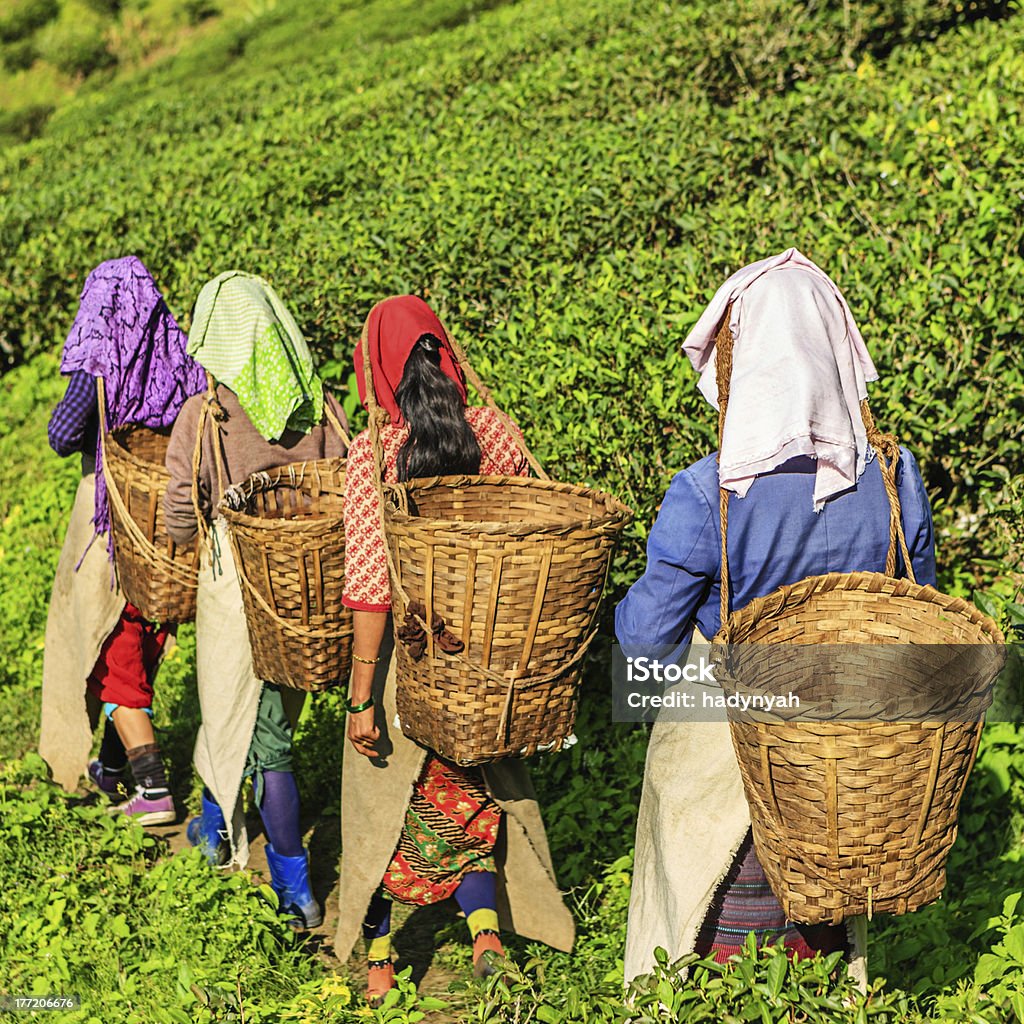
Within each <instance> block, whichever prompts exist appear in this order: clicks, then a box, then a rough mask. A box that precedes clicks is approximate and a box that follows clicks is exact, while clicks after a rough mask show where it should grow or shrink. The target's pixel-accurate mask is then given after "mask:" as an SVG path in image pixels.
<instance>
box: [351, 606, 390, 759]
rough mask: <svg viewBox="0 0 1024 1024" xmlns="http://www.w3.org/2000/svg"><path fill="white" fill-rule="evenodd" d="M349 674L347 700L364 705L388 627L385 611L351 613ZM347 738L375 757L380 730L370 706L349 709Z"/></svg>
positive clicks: (367, 755)
mask: <svg viewBox="0 0 1024 1024" xmlns="http://www.w3.org/2000/svg"><path fill="white" fill-rule="evenodd" d="M352 621H353V637H352V653H353V655H354V657H353V659H352V677H351V681H350V683H349V691H348V699H349V702H350V703H351V704H354V705H356V706H358V705H360V704H365V703H366V701H368V700H369V699H370V696H371V694H372V691H373V674H374V670H375V668H376V664H375V663H376V660H377V656H378V655H379V654H380V645H381V641H382V640H383V639H384V630H385V628H386V626H387V621H388V613H387V612H361V611H353V612H352ZM348 738H349V740H350V741H351V742H352V746H353V747H355V748H356V750H358V751H359V753H360V754H365V755H366V757H376V756H377V751H376V750H374V749H373V744H374V743H375V742H376V741H377V740H378V739H379V738H380V730H379V729H378V728H377V727H376V726H375V725H374V724H373V708H372V707H368V708H367V709H366V710H365V711H356V712H350V713H349V716H348Z"/></svg>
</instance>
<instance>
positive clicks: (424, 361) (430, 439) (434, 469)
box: [395, 334, 480, 480]
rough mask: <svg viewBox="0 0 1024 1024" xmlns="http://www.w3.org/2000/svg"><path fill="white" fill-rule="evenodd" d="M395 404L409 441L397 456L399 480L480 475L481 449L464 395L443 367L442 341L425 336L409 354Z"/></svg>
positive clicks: (428, 335) (432, 336) (429, 335)
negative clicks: (468, 421)
mask: <svg viewBox="0 0 1024 1024" xmlns="http://www.w3.org/2000/svg"><path fill="white" fill-rule="evenodd" d="M395 400H396V401H397V402H398V408H399V410H400V411H401V413H402V416H403V418H404V419H405V422H406V423H407V424H408V426H409V437H408V439H407V440H406V442H405V444H403V445H402V447H401V448H400V449H399V452H398V462H397V466H396V468H397V470H398V479H399V480H411V479H413V477H418V476H447V475H449V474H451V475H454V474H458V473H468V474H476V473H479V472H480V445H479V443H478V442H477V439H476V435H475V434H474V433H473V430H472V428H471V427H470V425H469V424H468V423H467V422H466V417H465V415H464V406H463V402H462V395H461V394H460V393H459V389H458V388H457V387H456V386H455V382H454V381H453V380H452V379H451V378H450V377H448V376H447V374H445V372H444V371H443V370H442V369H441V339H440V338H437V337H435V336H434V335H433V334H424V335H423V336H422V337H421V338H420V339H419V341H417V342H416V346H415V347H414V348H413V350H412V352H411V353H410V354H409V358H408V359H407V360H406V363H405V370H404V371H403V373H402V382H401V384H399V385H398V390H397V391H396V392H395Z"/></svg>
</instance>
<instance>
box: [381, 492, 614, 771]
mask: <svg viewBox="0 0 1024 1024" xmlns="http://www.w3.org/2000/svg"><path fill="white" fill-rule="evenodd" d="M386 495H387V500H386V502H385V521H386V536H387V544H388V549H389V554H390V561H391V564H392V566H393V567H394V568H393V572H394V575H393V578H392V592H393V596H392V601H393V611H394V616H395V622H396V623H398V624H400V623H402V622H403V621H404V620H405V618H406V615H407V614H408V612H409V608H410V603H412V602H419V603H420V604H421V605H422V607H423V609H424V612H425V613H424V614H423V615H422V618H423V621H424V622H428V621H434V616H440V617H441V618H442V619H443V620H444V622H445V624H446V626H447V628H448V630H449V631H450V632H451V633H452V634H454V635H455V636H456V637H457V638H458V639H459V640H460V641H461V642H462V643H463V644H464V645H465V646H464V649H463V650H462V651H461V652H459V653H458V654H456V655H452V654H445V653H444V652H443V651H442V650H441V649H440V647H439V645H438V644H437V642H436V639H435V637H434V635H433V634H432V633H431V632H430V631H426V634H427V635H426V638H425V639H426V651H425V653H424V655H423V656H422V657H421V658H420V659H418V660H417V659H416V658H414V657H413V656H412V654H411V653H410V649H409V647H408V646H407V645H405V644H403V643H401V642H398V643H396V645H395V656H396V658H397V678H398V689H397V704H398V715H399V718H400V719H401V722H402V729H403V730H404V731H405V733H406V734H407V735H409V736H411V737H412V738H413V739H415V740H417V741H419V742H420V743H423V744H424V745H426V746H428V747H430V748H431V749H432V750H435V751H437V752H438V753H439V754H441V755H443V756H444V757H447V758H449V759H450V760H453V761H456V762H458V763H459V764H464V765H469V764H479V763H482V762H486V761H492V760H495V759H498V758H501V757H508V756H510V755H519V754H532V753H535V752H536V751H538V750H540V749H557V748H558V747H560V746H561V744H562V742H563V741H564V740H565V738H566V737H567V736H568V735H569V734H570V733H571V732H572V729H573V725H574V723H575V720H576V707H577V693H578V685H579V678H580V673H581V671H582V665H583V656H584V654H585V653H586V650H587V647H588V645H589V643H590V640H591V638H592V636H593V630H594V623H595V620H596V616H597V611H598V605H599V603H600V600H601V594H602V591H603V589H604V584H605V577H606V575H607V572H608V566H609V563H610V560H611V555H612V552H613V550H614V547H615V544H616V541H617V540H618V537H619V534H620V533H621V531H622V529H623V527H624V526H625V524H626V523H627V522H628V521H629V519H630V512H629V510H628V509H626V508H625V507H624V506H623V505H621V504H620V503H619V502H618V501H616V500H615V499H614V498H612V497H610V496H609V495H607V494H603V493H601V492H600V491H594V490H590V489H588V488H586V487H575V486H572V485H570V484H561V483H554V482H552V481H550V480H534V479H528V478H524V477H487V476H483V477H466V476H462V477H434V478H430V479H422V480H412V481H409V482H407V483H405V484H398V485H393V486H388V487H387V488H386Z"/></svg>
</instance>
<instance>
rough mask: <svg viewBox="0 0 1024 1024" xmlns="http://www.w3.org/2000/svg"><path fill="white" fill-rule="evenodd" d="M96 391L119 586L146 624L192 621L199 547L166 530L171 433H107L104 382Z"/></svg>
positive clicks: (134, 429) (124, 429) (130, 428)
mask: <svg viewBox="0 0 1024 1024" xmlns="http://www.w3.org/2000/svg"><path fill="white" fill-rule="evenodd" d="M96 390H97V399H98V402H99V408H100V414H101V416H102V418H103V422H102V424H101V431H100V435H101V444H102V451H103V475H104V477H105V478H106V483H107V494H108V495H109V497H110V528H111V532H112V534H113V538H114V563H115V565H116V568H117V579H118V583H119V584H120V586H121V590H122V591H123V592H124V595H125V597H126V598H127V599H128V600H129V601H130V602H131V603H132V604H133V605H135V607H136V608H138V609H139V611H140V612H141V613H142V614H143V615H144V616H145V617H146V618H147V619H150V620H151V621H153V622H168V623H172V622H191V621H192V620H193V619H194V618H195V617H196V588H197V573H198V570H199V551H198V546H197V545H196V543H195V542H194V541H193V542H192V543H190V544H184V545H182V544H175V543H174V541H172V540H171V539H170V537H168V535H167V530H166V528H165V527H164V511H163V502H164V493H165V491H166V490H167V483H168V481H169V480H170V474H169V473H168V472H167V469H166V467H165V466H164V455H165V454H166V452H167V445H168V442H169V440H170V430H169V429H167V430H153V429H151V428H149V427H143V426H137V425H132V424H128V425H125V426H116V427H114V428H113V429H112V430H109V429H108V428H107V423H106V408H107V405H106V396H105V394H104V387H103V378H102V377H97V378H96Z"/></svg>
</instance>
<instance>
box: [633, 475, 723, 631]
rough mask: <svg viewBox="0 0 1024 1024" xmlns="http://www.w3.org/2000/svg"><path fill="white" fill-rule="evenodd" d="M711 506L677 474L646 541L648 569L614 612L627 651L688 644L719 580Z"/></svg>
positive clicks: (692, 484)
mask: <svg viewBox="0 0 1024 1024" xmlns="http://www.w3.org/2000/svg"><path fill="white" fill-rule="evenodd" d="M717 538H718V534H717V531H716V530H715V528H714V518H713V511H712V508H711V506H710V505H709V504H708V501H707V499H706V498H705V496H704V494H703V493H702V492H701V490H700V488H699V487H697V485H696V483H695V481H694V480H693V478H692V476H691V475H690V473H689V472H688V471H687V470H684V471H683V472H681V473H678V474H676V476H675V478H674V479H673V481H672V483H671V484H670V485H669V489H668V491H667V493H666V494H665V498H664V501H663V502H662V504H661V510H660V511H659V513H658V518H657V520H655V523H654V526H653V527H652V528H651V532H650V535H649V537H648V538H647V568H646V569H645V570H644V574H643V576H641V577H640V579H638V580H637V581H636V583H634V584H633V586H632V587H630V589H629V593H628V594H627V595H626V596H625V598H624V599H623V600H622V601H620V602H619V605H618V607H617V608H616V609H615V635H616V637H617V638H618V641H619V643H620V644H622V646H623V648H634V649H640V648H644V647H648V648H649V647H655V646H669V645H672V646H674V645H676V644H680V643H686V642H687V641H688V640H689V638H690V634H691V632H692V630H693V616H694V614H695V613H696V611H697V609H698V608H699V607H700V605H701V604H702V602H703V601H704V599H705V598H706V596H707V593H708V591H709V589H710V587H711V586H712V584H713V582H714V581H715V580H716V579H717V578H718V573H719V564H720V561H721V555H720V552H719V547H718V539H717Z"/></svg>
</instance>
